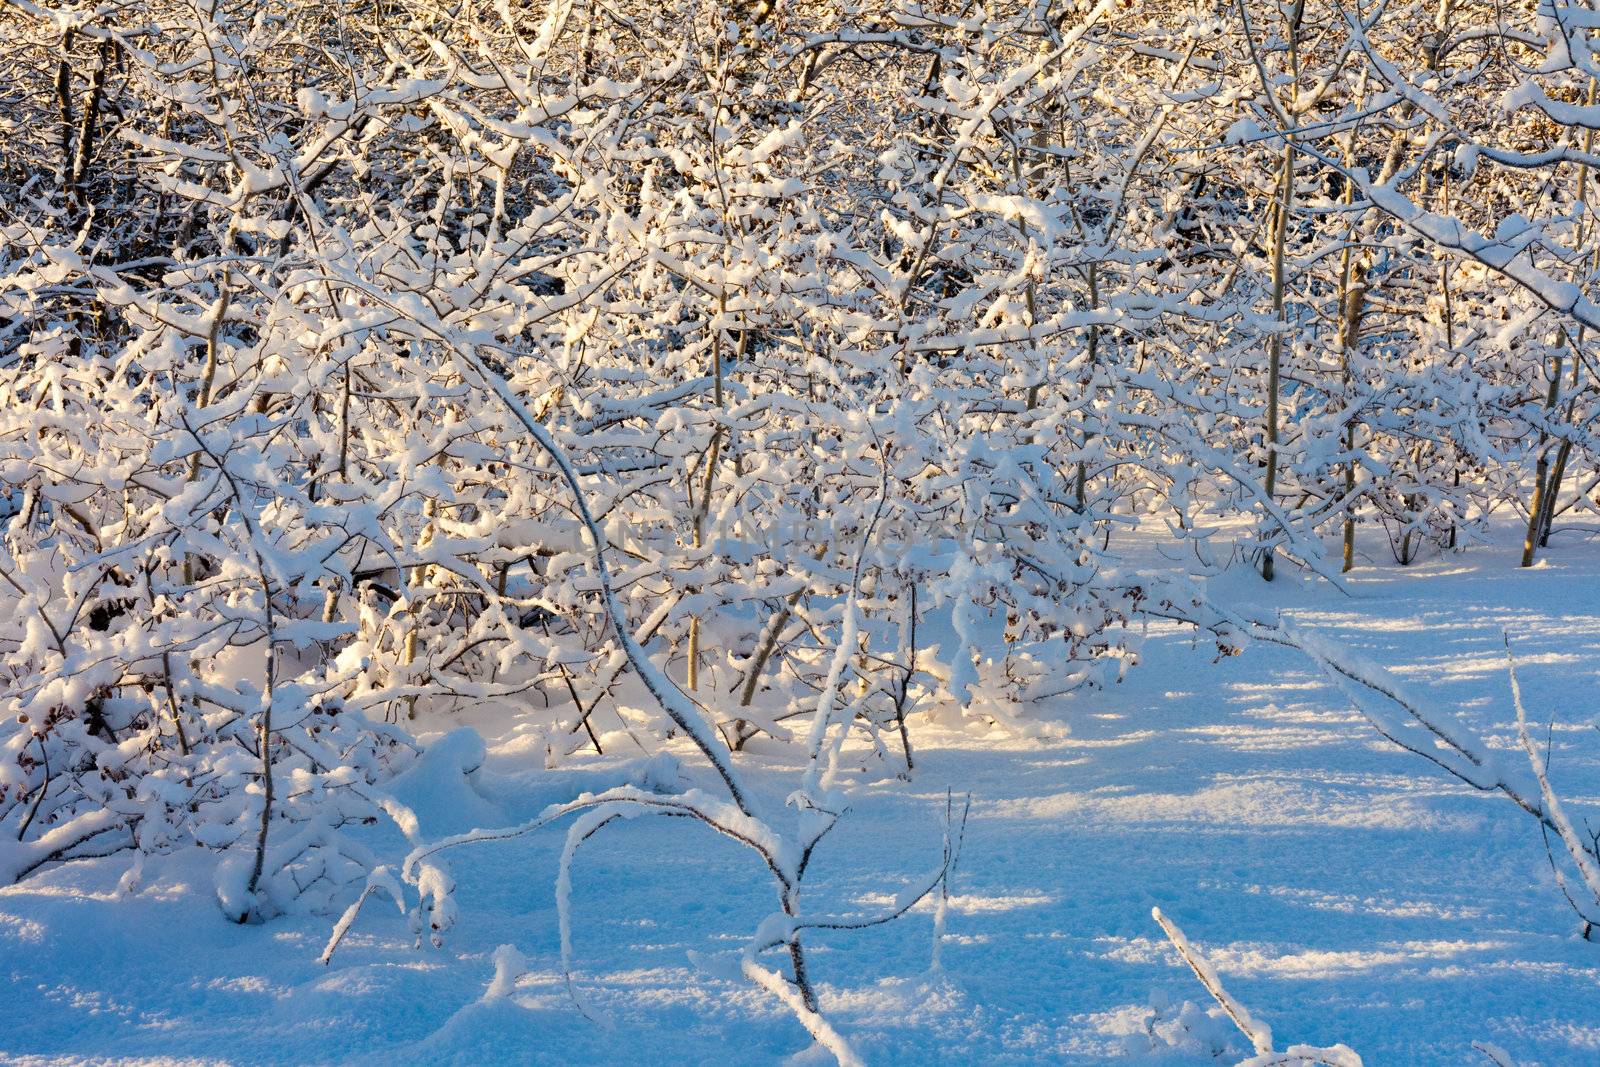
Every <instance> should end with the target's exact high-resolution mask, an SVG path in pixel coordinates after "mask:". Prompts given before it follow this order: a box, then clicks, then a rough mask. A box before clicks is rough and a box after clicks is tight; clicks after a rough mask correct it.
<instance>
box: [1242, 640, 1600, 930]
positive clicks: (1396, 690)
mask: <svg viewBox="0 0 1600 1067" xmlns="http://www.w3.org/2000/svg"><path fill="white" fill-rule="evenodd" d="M1219 610H1220V609H1219ZM1222 614H1224V615H1228V616H1229V617H1230V618H1231V619H1232V620H1233V621H1234V623H1235V624H1236V625H1237V627H1238V628H1239V629H1240V631H1241V632H1245V633H1248V634H1250V636H1252V637H1254V638H1256V639H1258V640H1263V641H1267V642H1269V643H1272V644H1278V645H1283V646H1285V647H1288V648H1293V649H1297V650H1298V651H1300V652H1301V653H1303V654H1304V655H1306V656H1307V657H1309V658H1310V659H1311V660H1312V661H1313V662H1314V663H1316V664H1317V665H1318V666H1319V667H1321V668H1322V670H1323V673H1324V674H1326V675H1327V676H1328V678H1329V679H1330V680H1331V681H1332V682H1333V683H1334V684H1335V685H1337V686H1338V687H1339V688H1340V689H1341V690H1343V692H1344V694H1345V696H1346V697H1347V698H1348V699H1349V700H1350V703H1351V705H1352V706H1353V707H1354V708H1355V709H1356V710H1357V711H1358V712H1360V713H1361V715H1362V717H1363V718H1365V719H1366V720H1367V721H1368V722H1369V723H1371V724H1372V726H1373V728H1374V729H1376V730H1377V731H1378V733H1379V734H1381V735H1382V736H1383V737H1384V739H1385V740H1387V741H1389V742H1390V743H1392V744H1394V745H1397V746H1398V747H1400V748H1403V749H1405V750H1406V751H1407V752H1411V753H1413V754H1415V755H1418V756H1421V757H1422V758H1423V759H1425V760H1427V761H1428V762H1430V763H1432V764H1434V765H1435V766H1437V767H1439V768H1440V769H1442V770H1444V771H1445V772H1447V773H1448V774H1450V775H1451V776H1452V777H1453V778H1455V779H1456V780H1458V781H1460V782H1463V783H1465V784H1466V785H1469V786H1471V787H1472V788H1473V789H1476V790H1478V791H1480V792H1486V793H1500V794H1501V795H1503V796H1505V797H1506V798H1507V799H1508V800H1510V801H1511V802H1512V803H1514V804H1515V805H1516V806H1517V807H1519V808H1521V809H1522V810H1523V811H1525V812H1527V813H1528V814H1529V815H1531V816H1533V818H1535V819H1537V820H1538V822H1539V826H1540V831H1541V833H1542V834H1544V836H1545V841H1546V847H1547V849H1548V847H1549V839H1550V836H1551V835H1554V836H1555V837H1556V839H1557V840H1559V841H1560V842H1561V844H1562V846H1563V847H1564V848H1565V850H1566V852H1567V854H1568V856H1569V857H1570V859H1571V861H1572V865H1573V867H1574V868H1575V869H1576V871H1577V873H1578V876H1579V878H1580V880H1581V881H1582V883H1583V886H1584V889H1585V890H1587V892H1588V894H1589V896H1590V897H1592V899H1593V901H1594V904H1595V907H1596V908H1597V909H1600V842H1597V841H1596V840H1595V839H1594V838H1593V837H1591V839H1590V840H1589V841H1585V840H1584V839H1583V838H1582V837H1581V836H1579V834H1578V831H1577V829H1576V827H1574V826H1573V824H1572V821H1571V819H1570V818H1569V817H1568V816H1567V814H1566V810H1565V808H1564V806H1563V805H1562V802H1561V798H1560V797H1559V796H1558V795H1557V793H1556V792H1555V789H1554V788H1553V787H1552V786H1551V784H1550V778H1549V773H1548V764H1549V755H1548V753H1545V754H1544V755H1542V756H1541V754H1540V752H1539V750H1538V747H1537V745H1536V744H1535V743H1534V741H1533V738H1532V735H1531V734H1530V733H1529V731H1528V726H1527V709H1526V708H1525V707H1524V706H1523V702H1522V688H1521V686H1520V685H1519V683H1518V681H1517V671H1516V662H1515V660H1514V659H1513V658H1512V655H1511V643H1510V638H1509V637H1505V645H1506V662H1507V667H1508V671H1509V675H1510V683H1511V696H1512V702H1513V704H1514V705H1515V706H1516V712H1517V720H1516V722H1517V735H1518V738H1519V740H1520V742H1521V745H1522V749H1523V751H1524V752H1525V753H1526V754H1527V757H1528V763H1529V766H1530V767H1531V768H1532V771H1533V779H1534V784H1533V785H1532V786H1530V785H1529V784H1528V783H1527V782H1519V781H1517V780H1516V776H1514V775H1513V774H1512V773H1511V772H1510V771H1509V770H1508V769H1506V768H1504V767H1503V766H1501V764H1500V761H1499V760H1498V759H1496V758H1495V755H1494V753H1492V752H1491V751H1490V750H1489V748H1488V746H1487V745H1485V744H1484V743H1483V741H1482V740H1481V739H1480V738H1477V737H1475V736H1473V735H1472V734H1471V733H1470V732H1468V731H1467V729H1466V728H1465V727H1464V726H1463V725H1462V724H1461V723H1460V722H1459V721H1458V720H1452V719H1449V718H1446V717H1445V716H1443V715H1440V714H1439V713H1437V712H1435V711H1432V710H1431V709H1428V708H1426V707H1425V706H1424V705H1423V704H1422V702H1421V701H1419V700H1417V699H1415V698H1414V697H1412V696H1411V695H1410V694H1409V693H1408V692H1407V691H1406V690H1405V688H1404V687H1403V686H1402V685H1401V684H1400V682H1399V681H1398V680H1397V679H1396V678H1395V677H1394V676H1393V675H1391V674H1390V673H1389V672H1388V671H1387V670H1385V669H1384V668H1383V667H1381V666H1379V665H1378V664H1376V663H1373V662H1371V661H1369V660H1366V659H1364V658H1363V657H1361V656H1359V655H1357V654H1356V653H1354V652H1352V651H1350V650H1349V649H1347V648H1344V647H1343V646H1341V645H1339V644H1337V643H1335V642H1333V641H1331V640H1329V639H1328V638H1326V637H1323V636H1322V635H1320V634H1310V633H1307V632H1306V631H1304V630H1302V629H1300V628H1298V627H1296V626H1293V625H1291V624H1289V623H1287V622H1285V621H1283V620H1281V619H1280V620H1279V621H1278V622H1277V623H1276V624H1269V623H1265V622H1262V621H1260V620H1248V619H1244V618H1242V617H1240V616H1237V615H1232V614H1231V613H1227V612H1222ZM1373 697H1379V698H1382V701H1383V702H1386V703H1387V704H1388V705H1393V707H1395V708H1398V709H1399V710H1400V711H1401V712H1402V713H1403V714H1400V715H1396V714H1395V713H1394V711H1393V709H1392V708H1391V707H1387V706H1385V703H1382V702H1379V701H1376V700H1374V699H1372V698H1373ZM1551 869H1552V870H1553V871H1554V872H1555V877H1556V882H1557V884H1558V885H1559V886H1560V887H1561V890H1562V892H1563V893H1564V894H1565V895H1566V897H1567V901H1568V902H1569V903H1570V904H1572V906H1573V910H1574V911H1576V912H1577V913H1578V916H1579V918H1580V919H1581V920H1582V921H1583V933H1584V937H1585V939H1588V938H1589V937H1590V935H1591V932H1592V930H1593V928H1594V926H1595V925H1596V919H1597V917H1600V911H1597V912H1588V911H1586V910H1585V909H1584V907H1583V906H1581V905H1580V904H1579V903H1578V901H1577V900H1576V899H1574V897H1573V894H1572V892H1571V889H1570V887H1569V883H1568V878H1567V876H1566V875H1565V874H1564V873H1563V872H1562V870H1561V867H1560V865H1559V864H1558V863H1557V862H1556V861H1555V855H1554V853H1553V852H1552V853H1551Z"/></svg>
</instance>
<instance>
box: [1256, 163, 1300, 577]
mask: <svg viewBox="0 0 1600 1067" xmlns="http://www.w3.org/2000/svg"><path fill="white" fill-rule="evenodd" d="M1293 196H1294V149H1293V148H1292V147H1290V146H1289V145H1287V144H1285V145H1284V147H1283V161H1282V164H1281V171H1280V179H1279V184H1278V197H1277V205H1276V206H1277V210H1276V212H1275V216H1276V217H1275V222H1274V226H1273V235H1272V316H1273V318H1274V319H1275V320H1276V321H1277V322H1278V323H1279V325H1280V329H1278V330H1275V331H1274V332H1273V334H1272V337H1271V338H1270V339H1269V340H1268V341H1267V473H1266V483H1265V486H1264V488H1265V490H1266V495H1267V500H1268V501H1271V500H1272V498H1273V495H1274V494H1275V493H1276V492H1277V489H1278V429H1279V427H1278V420H1279V411H1278V384H1279V380H1280V377H1281V375H1282V365H1283V331H1282V329H1281V326H1282V324H1283V323H1284V322H1285V321H1286V316H1285V314H1284V300H1283V294H1284V288H1285V285H1284V267H1283V246H1284V244H1285V242H1286V241H1287V239H1288V231H1289V202H1290V200H1291V199H1292V198H1293ZM1263 532H1265V531H1263ZM1274 556H1275V553H1274V551H1273V548H1272V546H1271V545H1270V544H1268V545H1264V546H1263V547H1262V550H1261V577H1263V578H1265V579H1266V580H1267V581H1269V582H1270V581H1272V573H1273V558H1274Z"/></svg>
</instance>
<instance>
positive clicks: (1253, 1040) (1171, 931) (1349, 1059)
mask: <svg viewBox="0 0 1600 1067" xmlns="http://www.w3.org/2000/svg"><path fill="white" fill-rule="evenodd" d="M1150 914H1151V915H1152V916H1154V917H1155V920H1156V922H1158V923H1160V924H1161V929H1162V930H1163V931H1164V932H1165V933H1166V935H1167V940H1169V941H1171V942H1172V947H1173V948H1174V949H1176V950H1177V952H1178V956H1179V958H1180V959H1182V960H1183V962H1184V963H1186V964H1188V966H1189V969H1190V970H1191V971H1193V972H1194V976H1195V977H1196V978H1198V979H1200V984H1201V985H1203V986H1205V987H1206V992H1207V993H1210V994H1211V997H1212V999H1213V1000H1215V1001H1216V1002H1217V1004H1218V1005H1219V1006H1220V1007H1221V1008H1222V1010H1223V1011H1224V1012H1225V1013H1226V1014H1227V1016H1228V1018H1230V1019H1232V1020H1233V1024H1234V1025H1235V1026H1237V1027H1238V1028H1239V1032H1240V1033H1242V1034H1243V1035H1244V1036H1245V1038H1246V1039H1247V1040H1249V1042H1250V1044H1251V1046H1252V1047H1254V1049H1255V1052H1256V1054H1255V1055H1254V1056H1251V1057H1248V1058H1247V1059H1243V1060H1240V1061H1239V1065H1238V1067H1314V1065H1321V1067H1362V1064H1361V1057H1360V1056H1358V1055H1356V1053H1355V1052H1354V1051H1353V1050H1352V1049H1350V1048H1349V1047H1347V1046H1345V1045H1333V1046H1330V1047H1328V1048H1316V1047H1313V1046H1311V1045H1291V1046H1289V1047H1288V1048H1287V1049H1285V1050H1284V1051H1282V1052H1277V1051H1274V1049H1273V1043H1272V1028H1271V1027H1269V1026H1268V1025H1267V1024H1266V1023H1265V1022H1262V1021H1261V1020H1259V1019H1257V1018H1256V1017H1255V1016H1254V1015H1252V1014H1251V1013H1250V1009H1249V1008H1247V1007H1245V1006H1244V1005H1243V1004H1241V1003H1240V1002H1239V1001H1238V1000H1237V999H1235V998H1234V997H1233V995H1232V994H1230V993H1229V992H1228V991H1227V989H1225V988H1223V985H1222V979H1221V978H1220V977H1218V975H1217V971H1216V968H1215V967H1213V966H1212V965H1211V961H1210V960H1208V959H1206V958H1205V956H1204V955H1203V954H1202V953H1201V952H1200V950H1199V949H1198V948H1196V947H1195V946H1194V945H1193V944H1192V943H1191V942H1190V941H1189V939H1188V938H1187V937H1185V936H1184V933H1183V931H1182V930H1181V929H1179V928H1178V924H1177V923H1175V922H1173V921H1172V920H1171V919H1170V918H1168V917H1167V916H1166V915H1165V914H1164V913H1163V912H1162V910H1161V909H1160V908H1152V909H1151V910H1150Z"/></svg>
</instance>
